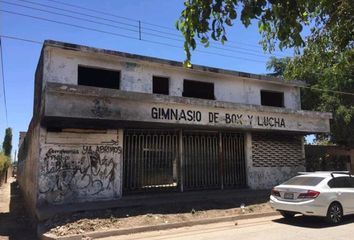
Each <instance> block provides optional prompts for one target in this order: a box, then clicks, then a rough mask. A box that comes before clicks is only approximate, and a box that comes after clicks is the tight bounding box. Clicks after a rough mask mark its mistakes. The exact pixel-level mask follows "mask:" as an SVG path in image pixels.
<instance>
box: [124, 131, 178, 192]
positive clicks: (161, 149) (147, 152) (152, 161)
mask: <svg viewBox="0 0 354 240" xmlns="http://www.w3.org/2000/svg"><path fill="white" fill-rule="evenodd" d="M178 159H179V157H178V132H177V131H163V130H146V129H144V130H125V132H124V163H123V165H124V173H123V175H124V179H123V186H124V191H125V192H130V191H145V190H149V189H174V188H177V185H178V174H179V173H178V165H179V164H178V162H179V161H178Z"/></svg>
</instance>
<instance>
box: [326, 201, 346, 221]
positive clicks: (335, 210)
mask: <svg viewBox="0 0 354 240" xmlns="http://www.w3.org/2000/svg"><path fill="white" fill-rule="evenodd" d="M326 220H327V222H328V223H331V224H338V223H340V222H341V221H342V220H343V209H342V206H341V205H340V204H339V203H337V202H334V203H332V204H331V205H329V207H328V211H327V217H326Z"/></svg>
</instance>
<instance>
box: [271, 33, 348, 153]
mask: <svg viewBox="0 0 354 240" xmlns="http://www.w3.org/2000/svg"><path fill="white" fill-rule="evenodd" d="M330 35H331V34H330V33H328V32H323V34H322V35H317V36H316V37H312V38H309V39H308V40H307V44H306V47H305V48H304V50H303V54H301V55H297V56H296V57H295V58H294V59H291V60H281V59H271V61H269V62H268V66H267V67H268V69H270V68H273V69H274V70H275V71H276V72H278V73H280V75H282V76H283V77H284V78H286V79H301V80H304V81H305V82H306V83H307V84H308V85H309V89H308V88H305V89H302V90H301V95H302V96H301V98H302V108H303V109H307V110H316V111H327V112H332V114H333V119H332V120H331V133H330V134H329V135H326V134H325V135H324V134H318V135H317V136H316V141H317V142H324V141H326V140H329V142H330V143H335V144H339V145H344V146H348V147H354V48H353V46H352V45H350V44H348V46H345V47H343V46H342V45H341V44H338V43H337V42H336V41H333V40H334V39H332V38H331V37H329V36H330ZM353 38H354V36H353V37H352V41H354V39H353ZM279 69H280V70H279Z"/></svg>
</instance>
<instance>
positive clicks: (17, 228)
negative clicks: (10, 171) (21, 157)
mask: <svg viewBox="0 0 354 240" xmlns="http://www.w3.org/2000/svg"><path fill="white" fill-rule="evenodd" d="M34 226H35V224H34V223H33V222H32V221H31V219H30V218H29V216H28V214H27V212H26V209H25V207H24V204H23V198H22V196H21V194H20V189H19V188H18V185H17V183H16V179H14V178H9V180H8V182H7V183H5V184H3V185H2V186H1V187H0V240H5V239H6V240H17V239H31V240H32V239H37V236H36V228H35V227H34Z"/></svg>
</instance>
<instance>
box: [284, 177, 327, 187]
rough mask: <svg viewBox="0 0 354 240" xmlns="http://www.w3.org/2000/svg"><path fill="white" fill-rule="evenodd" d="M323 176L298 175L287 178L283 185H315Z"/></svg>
mask: <svg viewBox="0 0 354 240" xmlns="http://www.w3.org/2000/svg"><path fill="white" fill-rule="evenodd" d="M323 179H324V178H323V177H305V176H298V177H294V178H291V179H289V180H288V181H286V182H285V183H283V185H299V186H316V185H317V184H319V183H320V182H321V181H322V180H323Z"/></svg>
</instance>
